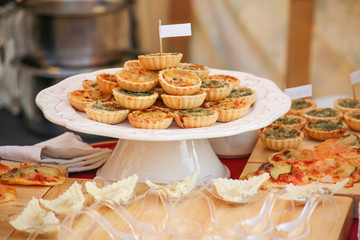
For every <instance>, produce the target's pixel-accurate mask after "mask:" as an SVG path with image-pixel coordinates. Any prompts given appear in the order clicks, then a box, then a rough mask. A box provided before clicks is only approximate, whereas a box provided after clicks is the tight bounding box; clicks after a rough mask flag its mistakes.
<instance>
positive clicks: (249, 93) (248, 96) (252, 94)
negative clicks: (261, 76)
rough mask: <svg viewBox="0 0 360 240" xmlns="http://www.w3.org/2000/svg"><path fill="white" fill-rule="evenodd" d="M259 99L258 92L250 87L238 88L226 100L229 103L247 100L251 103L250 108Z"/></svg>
mask: <svg viewBox="0 0 360 240" xmlns="http://www.w3.org/2000/svg"><path fill="white" fill-rule="evenodd" d="M256 98H257V92H256V91H255V90H253V89H251V88H248V87H237V88H234V89H232V90H231V92H230V94H229V95H228V96H227V97H226V98H225V100H229V101H234V100H236V101H239V100H242V99H245V100H246V101H248V102H249V103H250V106H251V105H253V104H254V103H255V101H256Z"/></svg>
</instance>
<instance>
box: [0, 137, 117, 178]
mask: <svg viewBox="0 0 360 240" xmlns="http://www.w3.org/2000/svg"><path fill="white" fill-rule="evenodd" d="M111 153H112V150H111V149H106V148H94V147H92V146H91V145H89V144H87V143H85V142H83V140H82V139H81V137H80V136H78V135H75V134H74V133H71V132H66V133H63V134H62V135H60V136H57V137H55V138H52V139H49V140H47V141H44V142H41V143H38V144H35V145H33V146H0V157H1V158H2V159H4V160H11V161H17V162H38V163H46V164H59V165H67V166H68V167H69V172H81V171H86V170H91V169H95V168H98V167H99V166H101V165H102V164H103V163H104V162H105V161H106V160H107V159H108V158H109V157H110V155H111Z"/></svg>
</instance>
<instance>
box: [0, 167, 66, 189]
mask: <svg viewBox="0 0 360 240" xmlns="http://www.w3.org/2000/svg"><path fill="white" fill-rule="evenodd" d="M65 180H66V177H65V176H64V175H63V174H62V173H61V171H60V170H59V169H58V168H55V167H49V166H44V165H41V164H38V163H25V164H20V167H19V168H13V169H11V170H10V171H9V172H7V173H5V174H3V175H1V176H0V182H2V183H4V184H19V185H40V186H55V185H60V184H62V183H64V182H65Z"/></svg>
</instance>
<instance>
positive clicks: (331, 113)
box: [302, 108, 343, 122]
mask: <svg viewBox="0 0 360 240" xmlns="http://www.w3.org/2000/svg"><path fill="white" fill-rule="evenodd" d="M302 116H303V117H304V118H305V119H306V121H308V122H317V121H320V120H341V119H342V117H343V113H342V112H341V111H340V110H339V109H336V108H314V109H311V110H308V111H306V112H304V113H303V115H302Z"/></svg>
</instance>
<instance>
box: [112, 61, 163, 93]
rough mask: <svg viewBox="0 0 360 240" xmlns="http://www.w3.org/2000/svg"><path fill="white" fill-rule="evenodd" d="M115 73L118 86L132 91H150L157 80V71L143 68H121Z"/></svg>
mask: <svg viewBox="0 0 360 240" xmlns="http://www.w3.org/2000/svg"><path fill="white" fill-rule="evenodd" d="M115 75H116V79H117V82H118V84H119V87H120V88H123V89H125V90H128V91H133V92H146V91H150V90H151V89H153V88H154V87H155V86H156V84H157V83H158V82H159V76H158V74H157V73H155V72H154V71H150V70H146V69H144V68H135V67H132V68H123V69H122V70H120V71H118V72H117V73H116V74H115Z"/></svg>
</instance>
